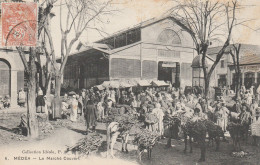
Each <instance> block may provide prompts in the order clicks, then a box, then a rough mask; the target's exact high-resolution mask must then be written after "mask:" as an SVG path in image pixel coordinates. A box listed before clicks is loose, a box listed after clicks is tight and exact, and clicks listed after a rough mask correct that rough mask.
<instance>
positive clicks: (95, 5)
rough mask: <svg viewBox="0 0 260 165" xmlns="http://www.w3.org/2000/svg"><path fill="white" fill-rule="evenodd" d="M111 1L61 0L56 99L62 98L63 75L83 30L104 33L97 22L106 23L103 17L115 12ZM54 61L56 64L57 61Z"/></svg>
mask: <svg viewBox="0 0 260 165" xmlns="http://www.w3.org/2000/svg"><path fill="white" fill-rule="evenodd" d="M111 2H112V1H111V0H108V1H106V2H101V1H97V0H74V1H69V0H60V30H61V36H62V37H61V66H60V68H57V67H55V98H56V99H60V90H61V80H62V75H63V73H64V68H65V66H66V63H67V60H68V57H69V55H70V53H71V50H72V47H73V46H74V44H75V43H76V42H77V41H78V40H79V38H80V37H81V35H82V34H83V32H84V31H86V30H88V29H94V30H97V31H98V32H99V33H104V31H103V30H102V29H101V28H98V26H97V24H99V23H105V21H104V20H103V19H104V18H103V17H104V16H106V15H110V14H111V12H113V10H109V8H110V4H111ZM64 9H65V10H64ZM63 10H64V11H63ZM63 16H65V17H66V19H65V21H64V22H63V21H62V18H63ZM46 33H48V30H46ZM49 36H50V35H48V37H49ZM50 41H51V39H50ZM52 62H53V63H54V64H53V65H54V66H56V61H52ZM59 108H60V107H59V105H56V109H59Z"/></svg>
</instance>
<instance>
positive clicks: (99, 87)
mask: <svg viewBox="0 0 260 165" xmlns="http://www.w3.org/2000/svg"><path fill="white" fill-rule="evenodd" d="M94 87H95V88H97V89H98V90H100V91H101V90H104V89H105V88H104V87H103V86H102V85H96V86H94Z"/></svg>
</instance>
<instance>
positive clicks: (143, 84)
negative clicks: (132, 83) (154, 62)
mask: <svg viewBox="0 0 260 165" xmlns="http://www.w3.org/2000/svg"><path fill="white" fill-rule="evenodd" d="M137 84H138V85H139V86H142V87H146V86H151V83H150V82H149V81H148V80H140V81H138V82H137Z"/></svg>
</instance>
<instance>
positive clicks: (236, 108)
mask: <svg viewBox="0 0 260 165" xmlns="http://www.w3.org/2000/svg"><path fill="white" fill-rule="evenodd" d="M241 108H242V106H241V100H240V99H238V98H237V99H236V103H235V104H234V105H233V107H232V110H233V112H236V113H241Z"/></svg>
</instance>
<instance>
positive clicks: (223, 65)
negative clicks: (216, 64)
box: [220, 60, 225, 68]
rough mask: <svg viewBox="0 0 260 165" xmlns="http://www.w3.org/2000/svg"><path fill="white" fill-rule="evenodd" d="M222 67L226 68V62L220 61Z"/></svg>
mask: <svg viewBox="0 0 260 165" xmlns="http://www.w3.org/2000/svg"><path fill="white" fill-rule="evenodd" d="M220 67H221V68H225V63H224V60H221V61H220Z"/></svg>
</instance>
